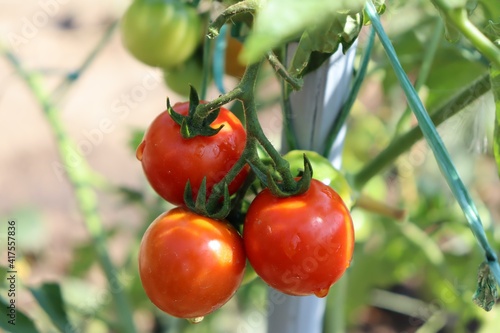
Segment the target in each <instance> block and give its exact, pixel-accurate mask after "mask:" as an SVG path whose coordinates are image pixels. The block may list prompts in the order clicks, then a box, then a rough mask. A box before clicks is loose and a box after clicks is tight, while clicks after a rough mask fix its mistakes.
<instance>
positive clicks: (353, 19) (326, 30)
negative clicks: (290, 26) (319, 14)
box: [289, 13, 362, 76]
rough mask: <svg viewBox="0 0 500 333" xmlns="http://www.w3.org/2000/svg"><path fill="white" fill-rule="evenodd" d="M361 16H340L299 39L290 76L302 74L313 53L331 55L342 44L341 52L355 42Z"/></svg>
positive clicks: (309, 30)
mask: <svg viewBox="0 0 500 333" xmlns="http://www.w3.org/2000/svg"><path fill="white" fill-rule="evenodd" d="M361 21H362V19H361V14H359V13H357V14H355V15H347V14H340V15H336V16H335V17H334V18H333V20H331V21H329V22H327V24H324V25H318V26H315V27H313V28H311V29H307V31H306V32H304V33H303V34H302V36H301V37H300V41H299V45H298V47H297V51H296V52H295V54H294V56H293V59H292V62H291V65H290V69H289V72H290V74H291V75H295V76H299V75H300V74H304V73H303V71H304V69H305V68H306V67H307V66H308V65H309V61H310V57H311V54H312V53H313V52H320V53H329V54H331V53H333V52H335V51H336V50H337V48H338V46H339V45H340V44H341V43H342V44H343V45H344V49H343V51H344V52H345V51H346V50H347V48H348V47H349V46H350V45H351V44H352V43H353V42H354V41H355V40H356V38H357V36H358V34H359V32H360V30H361V26H362V23H361Z"/></svg>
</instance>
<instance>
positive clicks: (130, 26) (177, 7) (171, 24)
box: [120, 0, 202, 68]
mask: <svg viewBox="0 0 500 333" xmlns="http://www.w3.org/2000/svg"><path fill="white" fill-rule="evenodd" d="M120 28H121V33H122V40H123V44H124V45H125V47H126V48H127V49H128V50H129V51H130V53H132V55H133V56H134V57H136V58H137V59H138V60H140V61H142V62H143V63H145V64H147V65H150V66H157V67H162V68H169V67H172V66H176V65H179V64H181V63H183V62H184V61H185V60H186V59H188V58H189V57H190V56H191V55H192V54H193V53H194V51H195V50H196V48H197V46H198V45H199V44H200V41H201V37H202V27H201V18H200V16H199V15H198V13H197V11H196V9H195V8H193V7H190V6H187V5H186V4H184V3H182V2H179V1H162V0H156V1H155V0H135V1H133V2H132V4H131V5H130V7H129V8H128V9H127V10H126V12H125V13H124V14H123V17H122V20H121V25H120Z"/></svg>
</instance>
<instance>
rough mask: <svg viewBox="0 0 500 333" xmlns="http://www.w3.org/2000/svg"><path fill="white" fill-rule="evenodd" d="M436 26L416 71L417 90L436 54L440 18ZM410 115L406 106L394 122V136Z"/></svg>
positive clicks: (422, 83)
mask: <svg viewBox="0 0 500 333" xmlns="http://www.w3.org/2000/svg"><path fill="white" fill-rule="evenodd" d="M436 21H437V22H436V26H435V27H434V31H433V32H432V35H431V38H430V40H429V43H428V44H427V45H428V46H427V48H426V51H425V54H424V58H423V60H422V65H421V67H420V71H419V73H418V77H417V81H416V82H415V90H416V91H417V92H418V91H419V90H420V88H421V87H422V86H423V85H424V84H425V82H427V78H428V77H429V74H430V71H431V67H432V62H433V60H434V57H435V56H436V52H437V50H438V48H439V42H440V41H441V38H442V32H443V29H444V24H443V21H442V20H441V19H440V18H437V20H436ZM410 116H411V109H410V108H409V107H406V109H405V111H404V112H403V114H402V115H401V117H400V118H399V121H398V123H397V124H396V131H395V136H397V135H399V134H401V133H402V132H403V129H405V130H406V129H407V128H408V127H409V120H410Z"/></svg>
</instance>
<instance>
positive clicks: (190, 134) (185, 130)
mask: <svg viewBox="0 0 500 333" xmlns="http://www.w3.org/2000/svg"><path fill="white" fill-rule="evenodd" d="M198 105H200V98H199V97H198V93H197V92H196V89H195V88H194V87H193V86H190V93H189V112H188V114H187V116H184V115H181V114H179V113H177V112H175V111H174V109H173V108H172V106H171V105H170V100H169V99H168V98H167V110H168V114H169V115H170V117H171V118H172V120H173V121H174V122H175V123H177V124H178V125H179V126H180V127H181V135H182V137H183V138H184V139H190V138H194V137H196V136H213V135H216V134H217V133H219V132H220V130H221V129H222V127H224V125H220V126H219V127H217V128H213V127H211V126H210V125H211V124H212V123H213V122H214V120H215V119H217V117H218V116H219V113H220V108H218V109H215V110H213V111H211V112H210V113H208V115H207V116H206V117H205V118H204V119H203V120H202V121H201V124H198V123H197V122H195V115H196V108H197V107H198Z"/></svg>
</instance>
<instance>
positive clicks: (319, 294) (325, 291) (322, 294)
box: [314, 288, 330, 298]
mask: <svg viewBox="0 0 500 333" xmlns="http://www.w3.org/2000/svg"><path fill="white" fill-rule="evenodd" d="M329 291H330V289H328V288H325V289H319V290H316V291H315V292H314V295H316V296H317V297H319V298H323V297H325V296H326V295H328V292H329Z"/></svg>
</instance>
